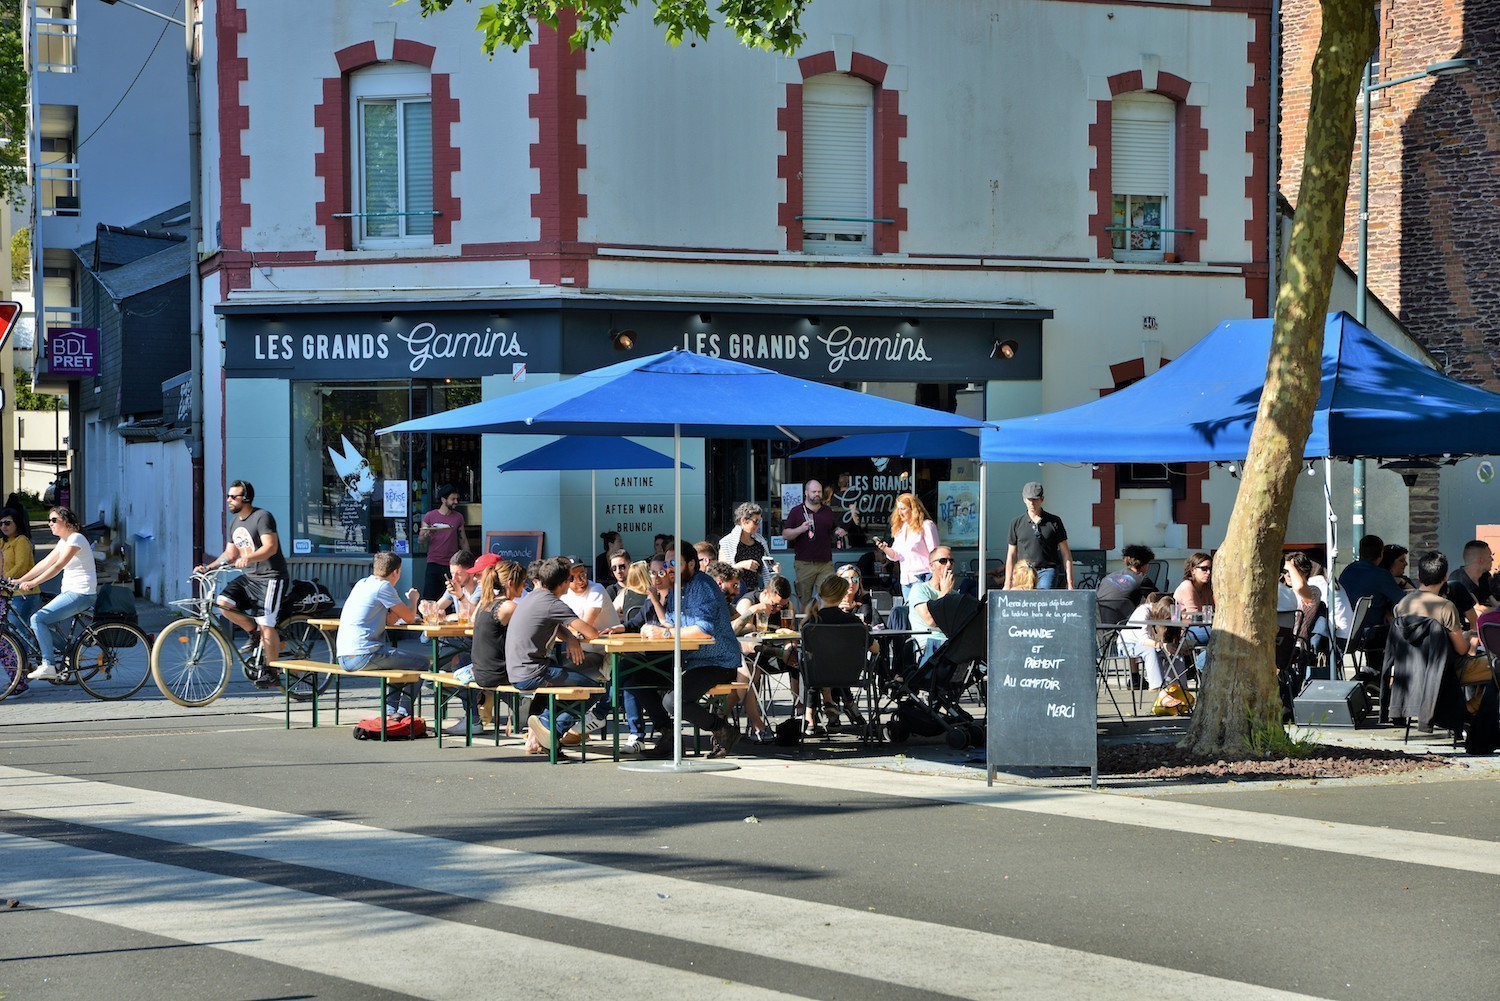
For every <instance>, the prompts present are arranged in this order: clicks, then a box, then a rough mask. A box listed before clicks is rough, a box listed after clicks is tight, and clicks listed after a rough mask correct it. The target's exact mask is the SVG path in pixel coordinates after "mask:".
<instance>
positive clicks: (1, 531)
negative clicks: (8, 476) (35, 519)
mask: <svg viewBox="0 0 1500 1001" xmlns="http://www.w3.org/2000/svg"><path fill="white" fill-rule="evenodd" d="M0 537H3V538H4V541H3V542H0V576H4V577H7V578H11V579H14V578H19V577H24V576H26V574H27V573H29V572H30V571H31V568H32V567H34V566H36V551H35V550H34V549H32V548H31V531H30V528H29V526H27V524H26V518H25V516H24V515H22V514H20V513H19V512H17V511H16V509H15V508H9V507H8V508H6V509H5V510H4V511H0ZM10 607H11V608H14V609H15V610H16V614H17V615H19V616H20V617H21V621H22V622H30V621H31V617H32V616H33V615H35V614H36V610H37V609H38V608H41V607H42V592H41V589H40V588H35V587H33V588H30V589H29V590H26V591H17V592H16V593H15V594H14V595H12V596H11V599H10Z"/></svg>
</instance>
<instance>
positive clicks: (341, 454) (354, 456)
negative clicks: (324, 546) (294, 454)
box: [328, 435, 375, 553]
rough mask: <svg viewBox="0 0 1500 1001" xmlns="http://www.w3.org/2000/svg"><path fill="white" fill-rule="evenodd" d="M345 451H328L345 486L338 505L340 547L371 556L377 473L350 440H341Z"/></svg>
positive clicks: (342, 438) (336, 544)
mask: <svg viewBox="0 0 1500 1001" xmlns="http://www.w3.org/2000/svg"><path fill="white" fill-rule="evenodd" d="M339 440H340V442H341V443H342V445H343V448H342V449H341V450H339V451H335V450H334V449H333V448H329V449H328V458H329V460H330V461H331V462H332V463H333V469H334V472H335V473H336V474H337V475H338V478H339V482H341V483H342V484H343V486H344V492H343V494H342V496H340V497H339V501H338V523H339V527H340V528H342V529H343V531H344V538H343V540H342V542H341V543H338V542H336V543H335V544H334V545H335V546H336V547H337V546H339V545H342V546H343V547H344V548H346V549H347V550H349V551H352V552H361V553H362V552H368V551H369V548H370V531H369V528H370V498H371V497H372V496H373V495H374V493H375V473H374V471H373V470H371V469H370V461H369V460H368V459H366V458H365V457H364V456H363V455H361V454H360V452H359V449H357V448H355V447H354V446H353V445H352V444H350V442H349V439H348V438H345V437H343V436H342V435H341V436H340V437H339Z"/></svg>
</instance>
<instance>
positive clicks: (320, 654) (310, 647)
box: [278, 618, 333, 702]
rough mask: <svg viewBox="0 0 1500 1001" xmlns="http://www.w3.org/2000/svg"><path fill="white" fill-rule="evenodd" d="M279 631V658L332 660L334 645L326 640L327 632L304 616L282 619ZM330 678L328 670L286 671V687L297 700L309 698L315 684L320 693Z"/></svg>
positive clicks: (329, 662) (329, 661) (331, 661)
mask: <svg viewBox="0 0 1500 1001" xmlns="http://www.w3.org/2000/svg"><path fill="white" fill-rule="evenodd" d="M278 631H279V632H280V633H281V657H280V659H281V660H317V661H322V662H323V663H324V664H331V663H333V648H332V647H331V646H330V645H329V643H328V636H327V634H326V633H324V632H323V630H321V629H319V628H318V627H317V626H315V625H313V624H312V623H311V622H309V621H307V620H306V619H303V618H294V619H290V620H288V621H287V622H283V623H282V624H281V627H280V629H279V630H278ZM332 681H333V675H331V674H313V673H312V672H311V671H288V672H286V683H287V686H288V690H289V691H290V692H291V693H292V698H293V699H295V700H296V701H298V702H306V701H308V700H309V699H311V698H312V695H313V688H314V686H316V688H317V691H318V694H320V695H321V694H322V693H323V692H324V691H325V690H326V689H327V688H328V685H329V683H330V682H332Z"/></svg>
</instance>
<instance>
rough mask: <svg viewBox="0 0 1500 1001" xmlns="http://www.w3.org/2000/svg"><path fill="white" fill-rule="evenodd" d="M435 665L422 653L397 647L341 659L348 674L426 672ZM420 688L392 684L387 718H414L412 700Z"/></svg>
mask: <svg viewBox="0 0 1500 1001" xmlns="http://www.w3.org/2000/svg"><path fill="white" fill-rule="evenodd" d="M430 666H431V662H430V661H429V660H428V659H427V658H426V657H424V656H422V655H421V654H419V653H405V652H403V651H401V650H397V649H396V648H395V647H393V646H392V647H386V648H385V649H384V650H376V651H375V652H374V653H356V654H352V655H350V656H347V657H340V658H339V667H342V668H343V669H344V670H346V671H425V670H427V669H428V668H429V667H430ZM416 694H417V686H416V685H415V684H411V685H390V686H388V687H387V688H386V690H385V714H386V715H387V716H410V715H411V706H412V701H413V699H414V698H415V696H416Z"/></svg>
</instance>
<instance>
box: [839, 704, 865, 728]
mask: <svg viewBox="0 0 1500 1001" xmlns="http://www.w3.org/2000/svg"><path fill="white" fill-rule="evenodd" d="M844 715H845V716H848V717H849V725H850V726H858V727H863V726H864V725H865V724H866V723H867V722H868V721H867V720H866V719H865V717H864V714H863V713H861V712H860V711H859V710H858V709H856V708H854V707H853V706H852V705H849V706H845V707H844Z"/></svg>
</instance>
